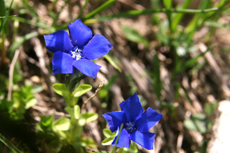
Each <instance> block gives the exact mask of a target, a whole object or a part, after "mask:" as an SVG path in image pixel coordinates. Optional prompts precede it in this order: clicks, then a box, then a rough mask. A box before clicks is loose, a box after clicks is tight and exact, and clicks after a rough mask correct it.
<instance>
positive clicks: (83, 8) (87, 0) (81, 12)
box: [77, 0, 89, 18]
mask: <svg viewBox="0 0 230 153" xmlns="http://www.w3.org/2000/svg"><path fill="white" fill-rule="evenodd" d="M88 3H89V0H86V1H85V4H84V6H83V7H82V9H81V11H80V13H79V15H78V17H77V18H81V17H82V14H83V12H84V10H85V8H86V6H87V4H88Z"/></svg>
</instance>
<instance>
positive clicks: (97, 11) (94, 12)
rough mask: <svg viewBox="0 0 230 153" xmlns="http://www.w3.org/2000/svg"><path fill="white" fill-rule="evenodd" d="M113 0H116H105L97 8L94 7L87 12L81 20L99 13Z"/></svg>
mask: <svg viewBox="0 0 230 153" xmlns="http://www.w3.org/2000/svg"><path fill="white" fill-rule="evenodd" d="M115 1H116V0H108V1H107V2H105V3H104V4H102V5H101V6H100V7H98V8H97V9H95V10H93V11H92V12H90V13H89V14H87V15H86V16H85V17H84V18H83V20H86V19H89V18H91V17H93V16H94V15H96V14H99V13H100V12H102V11H103V10H105V9H107V8H108V7H109V6H110V5H112V4H113V3H114V2H115Z"/></svg>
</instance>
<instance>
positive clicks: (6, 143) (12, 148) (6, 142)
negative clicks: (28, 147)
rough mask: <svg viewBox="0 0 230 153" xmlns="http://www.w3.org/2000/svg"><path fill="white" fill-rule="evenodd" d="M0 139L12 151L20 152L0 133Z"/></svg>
mask: <svg viewBox="0 0 230 153" xmlns="http://www.w3.org/2000/svg"><path fill="white" fill-rule="evenodd" d="M0 141H1V142H2V143H4V144H5V145H6V146H7V147H8V148H10V149H11V151H13V152H14V153H22V152H21V151H20V150H19V149H18V148H17V147H15V146H14V145H13V144H12V143H11V142H10V141H9V140H7V139H6V138H5V137H4V136H3V135H2V134H1V133H0Z"/></svg>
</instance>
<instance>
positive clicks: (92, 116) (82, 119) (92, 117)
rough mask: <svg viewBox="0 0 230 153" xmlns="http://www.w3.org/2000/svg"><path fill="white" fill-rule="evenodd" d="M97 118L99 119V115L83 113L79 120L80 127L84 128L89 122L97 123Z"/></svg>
mask: <svg viewBox="0 0 230 153" xmlns="http://www.w3.org/2000/svg"><path fill="white" fill-rule="evenodd" d="M97 118H98V114H97V113H92V112H86V113H82V114H81V116H80V119H79V125H81V126H84V125H85V124H87V123H89V122H93V121H95V120H96V119H97Z"/></svg>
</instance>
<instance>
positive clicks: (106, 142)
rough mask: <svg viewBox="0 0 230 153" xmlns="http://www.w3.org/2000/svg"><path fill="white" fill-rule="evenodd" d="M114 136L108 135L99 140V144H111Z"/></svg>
mask: <svg viewBox="0 0 230 153" xmlns="http://www.w3.org/2000/svg"><path fill="white" fill-rule="evenodd" d="M114 137H115V136H114ZM114 137H108V138H106V139H104V140H103V141H102V142H101V144H102V145H103V146H108V145H111V144H112V142H113V139H114Z"/></svg>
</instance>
